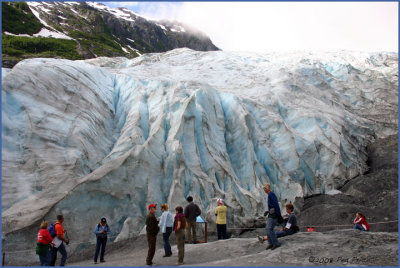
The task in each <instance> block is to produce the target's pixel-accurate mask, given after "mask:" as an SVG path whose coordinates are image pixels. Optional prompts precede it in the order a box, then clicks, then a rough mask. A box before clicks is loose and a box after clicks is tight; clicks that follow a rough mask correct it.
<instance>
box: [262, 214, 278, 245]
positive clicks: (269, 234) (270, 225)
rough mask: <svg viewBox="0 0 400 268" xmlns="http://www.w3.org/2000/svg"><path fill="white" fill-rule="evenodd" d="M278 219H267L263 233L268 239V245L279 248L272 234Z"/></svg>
mask: <svg viewBox="0 0 400 268" xmlns="http://www.w3.org/2000/svg"><path fill="white" fill-rule="evenodd" d="M277 223H278V219H275V218H268V219H267V225H266V226H265V231H266V233H267V237H268V244H269V245H271V246H280V244H279V242H278V239H277V237H276V234H275V232H274V227H275V226H276V225H277Z"/></svg>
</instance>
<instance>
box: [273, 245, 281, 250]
mask: <svg viewBox="0 0 400 268" xmlns="http://www.w3.org/2000/svg"><path fill="white" fill-rule="evenodd" d="M280 246H281V245H273V246H272V247H271V250H274V249H276V248H279V247H280Z"/></svg>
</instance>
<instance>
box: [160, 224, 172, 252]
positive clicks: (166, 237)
mask: <svg viewBox="0 0 400 268" xmlns="http://www.w3.org/2000/svg"><path fill="white" fill-rule="evenodd" d="M171 233H172V227H167V228H166V230H165V233H163V234H162V237H163V241H164V251H165V255H167V256H169V255H171V254H172V251H171V245H170V243H169V236H170V235H171Z"/></svg>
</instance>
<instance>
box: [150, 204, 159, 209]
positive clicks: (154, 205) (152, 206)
mask: <svg viewBox="0 0 400 268" xmlns="http://www.w3.org/2000/svg"><path fill="white" fill-rule="evenodd" d="M156 206H157V205H156V204H150V205H149V210H150V209H151V208H155V207H156Z"/></svg>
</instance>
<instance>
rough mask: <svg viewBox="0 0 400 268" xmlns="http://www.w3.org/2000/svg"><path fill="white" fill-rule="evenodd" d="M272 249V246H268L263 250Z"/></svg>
mask: <svg viewBox="0 0 400 268" xmlns="http://www.w3.org/2000/svg"><path fill="white" fill-rule="evenodd" d="M273 247H274V246H273V245H268V246H267V247H266V248H265V250H268V249H272V248H273Z"/></svg>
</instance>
